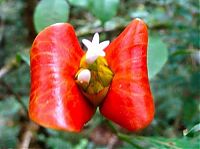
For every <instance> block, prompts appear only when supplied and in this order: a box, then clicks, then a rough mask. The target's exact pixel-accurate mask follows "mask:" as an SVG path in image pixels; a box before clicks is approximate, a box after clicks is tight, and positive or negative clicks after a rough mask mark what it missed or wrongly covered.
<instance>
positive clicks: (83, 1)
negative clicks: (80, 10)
mask: <svg viewBox="0 0 200 149" xmlns="http://www.w3.org/2000/svg"><path fill="white" fill-rule="evenodd" d="M68 1H69V3H70V4H71V5H74V6H79V7H85V8H86V7H88V5H89V0H68Z"/></svg>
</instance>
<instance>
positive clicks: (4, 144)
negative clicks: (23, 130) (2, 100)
mask: <svg viewBox="0 0 200 149" xmlns="http://www.w3.org/2000/svg"><path fill="white" fill-rule="evenodd" d="M0 122H1V120H0ZM19 130H20V129H19V125H18V126H6V125H4V126H2V125H1V124H0V148H1V149H6V148H16V146H17V143H18V141H17V136H18V133H19Z"/></svg>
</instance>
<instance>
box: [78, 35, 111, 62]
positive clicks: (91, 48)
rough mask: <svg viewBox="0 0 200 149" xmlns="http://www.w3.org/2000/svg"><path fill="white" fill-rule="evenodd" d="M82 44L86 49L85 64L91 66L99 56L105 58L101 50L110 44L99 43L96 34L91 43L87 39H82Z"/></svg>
mask: <svg viewBox="0 0 200 149" xmlns="http://www.w3.org/2000/svg"><path fill="white" fill-rule="evenodd" d="M82 42H83V44H84V45H85V46H86V47H87V48H88V50H87V52H86V62H87V63H88V64H92V63H93V62H94V61H95V60H96V59H97V58H98V57H99V56H105V52H104V51H103V50H104V49H105V48H106V47H107V46H108V45H109V43H110V41H108V40H106V41H103V42H101V43H99V34H98V33H95V34H94V37H93V39H92V42H91V41H89V40H87V39H83V40H82Z"/></svg>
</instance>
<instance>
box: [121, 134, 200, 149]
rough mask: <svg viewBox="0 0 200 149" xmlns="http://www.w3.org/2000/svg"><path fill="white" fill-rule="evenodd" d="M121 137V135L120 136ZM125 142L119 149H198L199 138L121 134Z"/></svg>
mask: <svg viewBox="0 0 200 149" xmlns="http://www.w3.org/2000/svg"><path fill="white" fill-rule="evenodd" d="M120 136H121V135H120ZM120 136H119V139H121V138H123V140H124V141H125V142H126V144H124V146H122V148H121V149H123V148H124V149H125V148H136V149H143V148H152V149H196V148H198V147H199V145H200V144H199V140H198V139H199V138H198V137H196V138H192V139H191V138H163V137H143V136H128V135H125V134H123V135H122V136H123V137H120Z"/></svg>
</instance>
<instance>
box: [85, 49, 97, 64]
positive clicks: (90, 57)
mask: <svg viewBox="0 0 200 149" xmlns="http://www.w3.org/2000/svg"><path fill="white" fill-rule="evenodd" d="M97 58H98V55H97V54H96V53H94V52H87V53H86V57H85V59H86V62H87V63H88V64H92V63H93V62H94V61H95V60H96V59H97Z"/></svg>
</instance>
